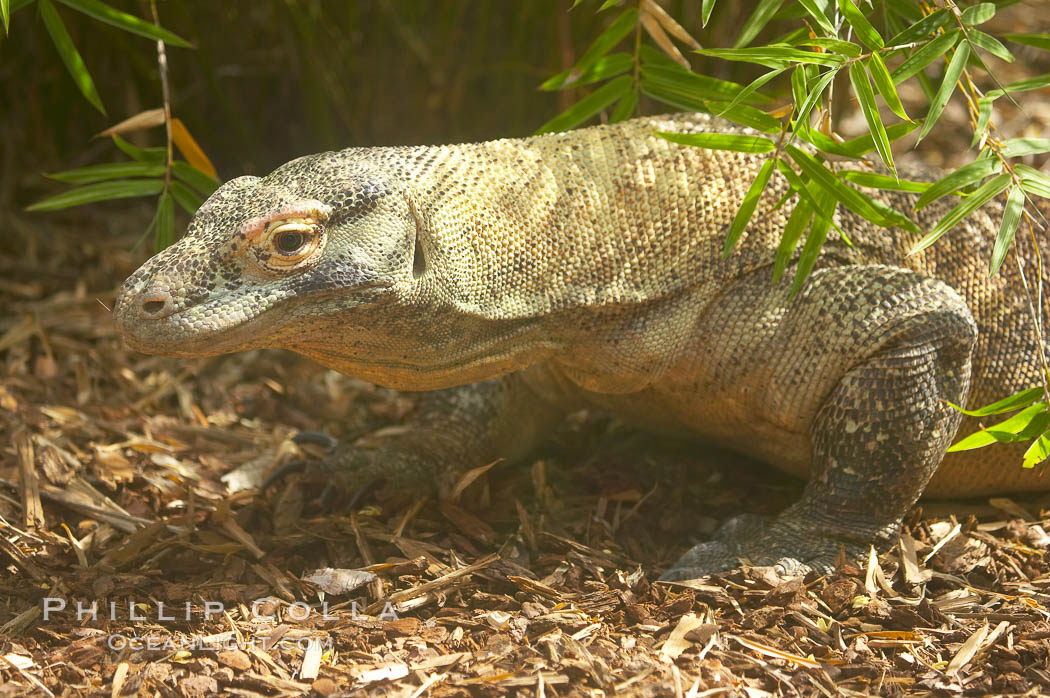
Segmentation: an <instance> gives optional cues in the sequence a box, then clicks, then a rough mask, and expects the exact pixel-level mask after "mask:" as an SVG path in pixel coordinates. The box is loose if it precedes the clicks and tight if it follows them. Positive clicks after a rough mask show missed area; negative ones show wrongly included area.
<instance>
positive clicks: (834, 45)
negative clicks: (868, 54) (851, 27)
mask: <svg viewBox="0 0 1050 698" xmlns="http://www.w3.org/2000/svg"><path fill="white" fill-rule="evenodd" d="M792 45H793V46H816V47H818V48H822V49H824V50H825V51H829V52H831V53H839V54H842V55H843V56H848V57H850V58H856V57H858V56H860V54H862V53H863V52H864V50H863V49H862V48H861V47H860V46H858V45H857V44H855V43H853V42H852V41H842V40H841V39H828V38H824V37H817V38H815V39H814V38H812V37H808V36H807V37H803V40H802V41H799V42H798V43H796V44H792Z"/></svg>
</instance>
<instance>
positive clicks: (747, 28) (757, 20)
mask: <svg viewBox="0 0 1050 698" xmlns="http://www.w3.org/2000/svg"><path fill="white" fill-rule="evenodd" d="M783 4H784V0H759V3H758V5H756V6H755V10H754V12H752V13H751V16H750V17H748V18H747V21H746V22H744V28H743V29H741V30H740V36H739V37H738V38H737V40H736V43H735V44H733V48H740V47H741V46H747V45H748V44H750V43H751V41H752V39H754V38H755V37H756V36H758V33H759V32H760V31H762V30H763V29H764V28H765V26H766V25H767V24H769V20H770V19H772V18H773V15H775V14H776V13H777V10H779V9H780V6H781V5H783Z"/></svg>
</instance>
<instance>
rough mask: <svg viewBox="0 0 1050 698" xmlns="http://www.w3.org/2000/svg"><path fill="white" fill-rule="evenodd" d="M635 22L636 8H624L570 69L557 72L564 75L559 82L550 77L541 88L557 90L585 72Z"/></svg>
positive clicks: (628, 30) (628, 32)
mask: <svg viewBox="0 0 1050 698" xmlns="http://www.w3.org/2000/svg"><path fill="white" fill-rule="evenodd" d="M637 24H638V9H637V8H634V7H631V8H629V9H626V10H624V11H623V12H622V13H621V14H620V16H619V17H617V18H616V19H615V20H613V23H612V24H610V25H609V26H608V27H607V28H606V29H605V31H603V32H602V33H601V34H599V35H598V38H597V39H595V40H594V42H593V43H592V44H591V45H590V46H589V47H588V48H587V50H586V51H584V52H583V55H582V56H580V60H578V61H576V65H574V66H573V67H572V70H570V71H567V72H565V73H560V74H559V75H564V76H565V77H564V78H563V79H562V81H561V82H556V81H555V79H554V78H551V79H550V80H548V81H547V82H545V83H543V89H546V90H557V89H559V88H560V87H561V86H562V84H564V83H565V82H571V81H573V80H574V79H575V76H578V75H583V74H584V73H586V72H587V70H588V69H589V68H590V67H591V66H592V65H594V64H595V63H596V62H597V60H598V59H599V58H601V57H602V56H604V55H605V54H607V53H608V52H609V51H611V50H612V49H613V47H614V46H616V44H618V43H620V42H621V41H623V39H624V37H625V36H627V35H628V34H630V33H631V30H633V29H634V28H635V26H636V25H637ZM555 77H558V76H555ZM599 111H600V110H599Z"/></svg>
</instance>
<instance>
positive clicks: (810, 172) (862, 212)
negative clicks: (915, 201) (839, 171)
mask: <svg viewBox="0 0 1050 698" xmlns="http://www.w3.org/2000/svg"><path fill="white" fill-rule="evenodd" d="M787 151H788V153H789V154H790V155H791V159H792V160H794V161H795V164H797V165H798V166H799V169H801V170H802V171H803V173H804V174H806V175H807V176H808V177H809V178H810V179H812V180H813V181H814V182H817V184H819V185H820V186H821V187H822V188H823V189H824V190H826V191H827V192H829V193H830V194H831V195H832V196H833V197H834V198H835V199H836V200H838V201H839V203H841V204H842V205H843V206H845V207H846V208H848V209H849V210H851V211H853V212H854V213H856V214H857V215H858V216H860V217H862V218H864V219H866V220H869V221H871V222H872V223H875V224H876V225H881V226H885V227H890V226H900V227H902V228H905V229H907V230H910V231H913V232H918V228H917V227H916V226H915V224H914V223H912V222H911V221H910V220H908V219H907V218H905V217H904V216H903V215H902V214H901V213H899V212H897V211H894V210H893V209H892V208H890V207H888V206H886V205H885V204H882V203H880V202H878V201H875V200H873V199H872V198H871V197H870V196H867V195H866V194H863V193H861V192H859V191H857V190H856V189H853V188H852V187H850V186H847V185H846V184H844V183H843V182H842V181H840V180H839V178H838V177H836V176H835V174H834V173H833V172H831V171H830V170H828V169H827V168H825V167H824V166H823V165H821V164H820V162H819V161H818V160H817V159H816V158H815V157H813V156H812V155H810V154H809V153H807V152H805V151H804V150H800V149H799V148H796V147H795V146H793V145H789V146H787Z"/></svg>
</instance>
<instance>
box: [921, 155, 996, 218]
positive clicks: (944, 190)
mask: <svg viewBox="0 0 1050 698" xmlns="http://www.w3.org/2000/svg"><path fill="white" fill-rule="evenodd" d="M1002 169H1003V163H1002V161H1000V160H999V159H998V158H978V159H977V160H974V161H973V162H969V163H967V164H965V165H963V166H962V167H960V168H959V169H957V170H955V171H954V172H949V173H948V174H946V175H945V176H944V177H942V178H941V179H939V180H937V181H936V182H935V183H934V184H933V186H931V187H930V188H929V189H927V190H926V193H925V194H923V195H922V196H920V197H919V200H918V201H916V202H915V210H916V211H918V210H919V209H921V208H923V207H924V206H928V205H929V204H932V203H933V202H934V201H936V200H937V199H939V198H941V197H942V196H947V195H948V194H951V193H953V192H957V191H959V190H960V189H962V188H963V187H966V186H969V185H971V184H973V183H974V182H980V181H981V180H983V179H984V178H985V177H988V176H989V175H993V174H996V173H997V172H999V171H1000V170H1002Z"/></svg>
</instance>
